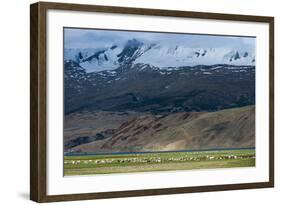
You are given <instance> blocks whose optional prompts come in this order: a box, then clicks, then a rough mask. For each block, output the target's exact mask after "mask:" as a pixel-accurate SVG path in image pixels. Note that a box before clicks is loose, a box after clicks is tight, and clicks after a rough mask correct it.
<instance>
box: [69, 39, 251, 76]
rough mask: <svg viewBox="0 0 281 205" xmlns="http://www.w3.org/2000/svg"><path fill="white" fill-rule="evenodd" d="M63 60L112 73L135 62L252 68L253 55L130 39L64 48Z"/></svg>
mask: <svg viewBox="0 0 281 205" xmlns="http://www.w3.org/2000/svg"><path fill="white" fill-rule="evenodd" d="M75 53H76V54H75ZM64 58H65V60H73V61H75V62H77V63H79V65H80V66H81V67H83V68H85V69H86V72H87V73H89V72H99V71H103V70H114V69H117V68H118V67H120V66H122V65H125V64H138V63H141V64H149V65H150V66H155V67H159V68H161V69H166V68H168V67H181V66H195V65H215V64H229V65H251V66H253V65H255V55H254V54H253V53H252V52H250V51H248V50H244V49H242V48H241V49H225V48H189V47H186V46H180V45H172V46H171V45H165V44H163V43H154V42H146V43H144V42H141V41H139V40H137V39H130V40H128V41H127V42H126V43H125V45H123V46H122V45H115V44H113V45H110V46H107V47H106V48H103V49H84V50H83V49H81V50H79V49H65V55H64Z"/></svg>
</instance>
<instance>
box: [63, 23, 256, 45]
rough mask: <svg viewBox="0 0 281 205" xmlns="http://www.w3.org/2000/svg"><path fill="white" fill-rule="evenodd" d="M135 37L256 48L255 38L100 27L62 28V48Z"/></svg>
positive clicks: (122, 41)
mask: <svg viewBox="0 0 281 205" xmlns="http://www.w3.org/2000/svg"><path fill="white" fill-rule="evenodd" d="M133 38H135V39H138V40H141V41H144V42H146V41H148V42H161V43H162V44H167V45H174V46H175V45H181V46H185V47H191V48H218V47H220V48H233V49H245V50H254V49H255V37H241V36H219V35H200V34H176V33H159V32H137V31H117V30H101V29H76V28H65V29H64V43H65V48H79V49H83V48H104V47H109V46H112V45H114V44H117V45H119V44H124V43H125V42H126V41H127V40H130V39H133Z"/></svg>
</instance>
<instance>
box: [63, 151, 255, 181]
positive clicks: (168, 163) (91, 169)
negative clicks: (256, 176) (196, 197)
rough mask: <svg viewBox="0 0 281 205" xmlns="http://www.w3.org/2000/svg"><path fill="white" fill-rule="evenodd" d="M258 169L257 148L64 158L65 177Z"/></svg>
mask: <svg viewBox="0 0 281 205" xmlns="http://www.w3.org/2000/svg"><path fill="white" fill-rule="evenodd" d="M253 166H255V150H254V149H238V150H236V149H234V150H215V151H192V152H160V153H130V154H104V155H101V154H99V155H75V156H64V175H65V176H69V175H93V174H111V173H129V172H146V171H149V172H150V171H171V170H191V169H214V168H234V167H253Z"/></svg>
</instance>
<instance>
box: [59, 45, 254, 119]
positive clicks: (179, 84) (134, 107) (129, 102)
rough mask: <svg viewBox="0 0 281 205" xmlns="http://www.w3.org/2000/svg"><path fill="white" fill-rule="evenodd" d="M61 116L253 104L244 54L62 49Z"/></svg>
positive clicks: (248, 57)
mask: <svg viewBox="0 0 281 205" xmlns="http://www.w3.org/2000/svg"><path fill="white" fill-rule="evenodd" d="M64 59H65V60H64V89H65V101H64V102H65V106H64V107H65V113H66V114H68V113H72V112H76V111H83V110H86V111H97V110H104V111H120V112H122V111H137V112H150V113H156V114H157V113H171V112H181V111H217V110H222V109H226V108H234V107H242V106H246V105H254V104H255V56H254V55H253V54H252V53H250V52H249V51H243V50H228V51H226V50H225V49H219V48H218V49H202V48H200V49H194V48H186V47H181V46H170V47H169V46H165V45H160V44H156V43H153V44H146V43H143V42H140V41H138V40H136V39H132V40H129V41H128V42H127V43H126V44H125V45H124V46H123V47H119V46H117V45H112V46H110V47H108V48H106V49H102V50H97V49H84V50H83V49H81V50H78V49H65V56H64Z"/></svg>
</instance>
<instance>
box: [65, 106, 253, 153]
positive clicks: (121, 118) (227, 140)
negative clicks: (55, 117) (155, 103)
mask: <svg viewBox="0 0 281 205" xmlns="http://www.w3.org/2000/svg"><path fill="white" fill-rule="evenodd" d="M72 123H75V126H76V128H75V131H74V128H73V126H72ZM254 124H255V107H254V106H245V107H241V108H233V109H227V110H221V111H217V112H178V113H171V114H164V115H153V114H150V113H146V114H144V113H142V114H139V113H116V112H102V113H101V112H98V113H84V114H81V113H80V114H78V113H75V114H71V115H69V116H67V117H66V129H65V141H64V144H65V151H66V152H132V151H134V152H138V151H160V150H161V151H164V150H166V151H167V150H185V149H202V148H233V147H235V148H238V147H243V148H245V147H255V128H254ZM77 139H78V140H77ZM79 140H80V141H79ZM83 140H84V141H83Z"/></svg>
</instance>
